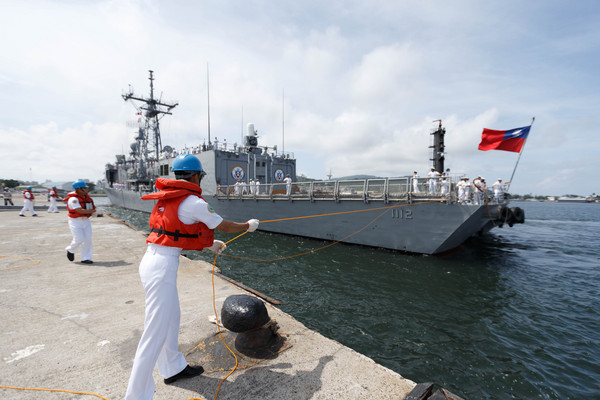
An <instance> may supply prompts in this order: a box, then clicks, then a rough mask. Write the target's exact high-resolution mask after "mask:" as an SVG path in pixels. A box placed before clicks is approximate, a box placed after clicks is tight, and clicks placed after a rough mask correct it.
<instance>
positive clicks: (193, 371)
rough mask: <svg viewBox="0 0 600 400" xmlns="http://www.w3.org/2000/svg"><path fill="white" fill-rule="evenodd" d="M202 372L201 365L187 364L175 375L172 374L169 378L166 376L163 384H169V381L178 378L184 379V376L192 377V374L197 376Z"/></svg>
mask: <svg viewBox="0 0 600 400" xmlns="http://www.w3.org/2000/svg"><path fill="white" fill-rule="evenodd" d="M203 372H204V368H202V367H201V366H198V367H190V366H189V365H188V366H186V367H185V368H184V369H183V371H181V372H180V373H178V374H177V375H173V376H172V377H170V378H166V379H165V385H170V384H171V383H173V382H175V381H176V380H178V379H186V378H192V377H194V376H198V375H200V374H201V373H203Z"/></svg>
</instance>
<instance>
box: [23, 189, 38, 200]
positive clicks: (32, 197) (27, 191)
mask: <svg viewBox="0 0 600 400" xmlns="http://www.w3.org/2000/svg"><path fill="white" fill-rule="evenodd" d="M25 193H29V195H30V196H31V197H27V196H25ZM23 198H24V199H26V200H35V196H34V195H33V193H31V190H24V191H23Z"/></svg>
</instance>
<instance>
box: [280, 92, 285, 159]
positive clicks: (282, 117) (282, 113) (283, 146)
mask: <svg viewBox="0 0 600 400" xmlns="http://www.w3.org/2000/svg"><path fill="white" fill-rule="evenodd" d="M281 142H282V143H281V151H282V153H283V154H285V89H281Z"/></svg>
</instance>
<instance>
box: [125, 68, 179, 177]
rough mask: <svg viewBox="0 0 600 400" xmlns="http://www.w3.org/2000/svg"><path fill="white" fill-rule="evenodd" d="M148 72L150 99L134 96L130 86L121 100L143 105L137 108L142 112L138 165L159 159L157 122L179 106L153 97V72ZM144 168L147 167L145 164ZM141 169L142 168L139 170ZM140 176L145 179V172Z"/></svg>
mask: <svg viewBox="0 0 600 400" xmlns="http://www.w3.org/2000/svg"><path fill="white" fill-rule="evenodd" d="M149 72H150V78H148V79H149V80H150V97H148V98H144V97H138V96H136V95H134V93H133V89H132V88H131V86H130V87H129V93H126V94H124V95H122V97H123V100H125V101H127V100H136V101H138V102H141V103H143V104H142V105H141V106H140V107H139V108H138V107H137V106H135V104H134V106H135V107H136V108H138V109H139V110H144V114H143V116H144V126H143V128H142V127H140V131H139V136H138V139H139V141H140V142H141V145H140V146H138V149H137V150H138V153H139V154H138V156H139V158H140V160H139V161H140V163H141V162H142V161H144V162H151V161H158V159H159V157H160V153H161V151H162V142H161V138H160V124H159V121H160V119H161V118H162V117H163V116H164V115H167V114H168V115H172V113H171V110H172V109H173V108H175V107H177V106H178V105H179V103H175V104H167V103H164V102H162V101H161V100H160V99H156V98H155V97H154V71H152V70H149ZM149 144H151V147H152V148H151V149H149V148H148V145H149ZM146 168H148V165H147V164H146ZM141 169H143V168H141ZM139 172H140V173H141V174H140V175H142V176H138V178H142V177H146V178H149V177H147V176H146V173H145V171H139Z"/></svg>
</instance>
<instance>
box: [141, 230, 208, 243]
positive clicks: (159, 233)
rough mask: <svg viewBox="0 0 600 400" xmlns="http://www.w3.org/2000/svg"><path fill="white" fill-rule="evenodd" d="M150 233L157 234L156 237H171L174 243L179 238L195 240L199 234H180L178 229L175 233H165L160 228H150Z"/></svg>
mask: <svg viewBox="0 0 600 400" xmlns="http://www.w3.org/2000/svg"><path fill="white" fill-rule="evenodd" d="M150 232H156V233H158V237H160V236H161V235H169V236H173V238H174V240H175V241H178V240H179V238H192V239H197V238H198V237H199V236H200V235H199V234H194V233H180V232H179V229H177V230H176V231H175V232H169V231H166V230H164V229H162V228H152V229H151V230H150Z"/></svg>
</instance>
